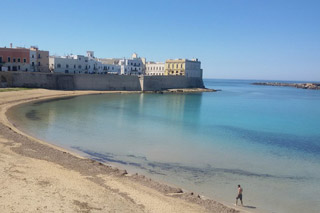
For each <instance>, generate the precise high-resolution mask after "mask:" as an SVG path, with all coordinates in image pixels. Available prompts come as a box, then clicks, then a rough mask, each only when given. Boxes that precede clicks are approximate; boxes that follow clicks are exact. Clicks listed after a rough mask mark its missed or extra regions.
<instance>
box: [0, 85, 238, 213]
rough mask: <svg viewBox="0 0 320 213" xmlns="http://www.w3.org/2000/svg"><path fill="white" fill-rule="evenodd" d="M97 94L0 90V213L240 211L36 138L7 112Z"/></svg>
mask: <svg viewBox="0 0 320 213" xmlns="http://www.w3.org/2000/svg"><path fill="white" fill-rule="evenodd" d="M101 93H111V92H101V91H55V90H45V89H32V90H23V91H10V92H0V170H1V173H0V181H1V182H0V212H240V210H241V208H240V209H234V208H231V207H227V206H226V205H223V204H221V203H219V202H216V201H214V200H210V199H207V198H205V197H203V196H201V195H198V194H194V193H191V192H185V191H184V190H182V189H180V188H178V187H173V186H169V185H167V184H163V183H158V182H156V181H153V180H151V179H149V178H148V177H145V176H142V175H139V174H127V172H126V171H125V170H120V169H117V168H115V167H113V166H110V165H104V164H102V163H99V162H97V161H94V160H91V159H86V158H83V157H81V156H79V155H77V154H75V153H70V152H69V151H67V150H64V149H62V148H60V147H57V146H54V145H51V144H48V143H46V142H44V141H40V140H37V139H35V138H33V137H31V136H29V135H27V134H25V133H23V132H21V131H20V130H18V129H17V128H16V127H15V126H14V125H13V124H12V123H10V122H9V120H8V118H7V116H6V112H7V111H8V109H9V108H11V107H13V106H16V105H18V104H22V103H26V102H29V101H37V100H44V99H51V98H61V97H68V96H75V95H88V94H101Z"/></svg>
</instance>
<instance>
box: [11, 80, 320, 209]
mask: <svg viewBox="0 0 320 213" xmlns="http://www.w3.org/2000/svg"><path fill="white" fill-rule="evenodd" d="M250 83H251V81H244V80H242V81H240V80H206V81H205V84H206V86H207V87H209V88H215V89H222V91H220V92H216V93H202V94H201V93H199V94H105V95H89V96H79V97H74V98H67V99H58V100H54V101H42V102H38V103H31V104H26V105H23V106H20V107H17V108H16V109H14V113H12V114H14V116H13V120H15V123H17V124H18V126H19V128H21V129H23V130H24V131H26V132H28V133H30V134H31V135H34V136H35V137H37V138H40V139H42V140H45V141H49V142H51V143H54V144H57V145H59V146H62V147H66V148H70V149H73V150H77V151H78V152H81V153H83V154H84V155H86V156H89V157H91V158H94V159H97V160H100V161H103V162H112V163H114V164H116V165H120V166H122V167H124V168H127V169H128V170H129V171H131V172H139V173H144V174H147V175H148V176H152V177H153V178H155V179H157V180H160V181H165V182H169V183H172V184H176V185H178V186H182V187H184V188H186V189H188V190H192V191H195V192H197V193H201V194H203V195H206V196H210V197H213V198H215V199H218V200H223V201H226V202H228V203H233V202H234V198H235V194H236V190H237V187H236V186H237V184H241V185H242V187H243V188H244V202H245V205H248V206H251V207H252V208H256V210H258V211H266V212H319V209H320V204H319V203H320V184H319V180H320V91H314V90H303V89H295V88H289V87H270V86H269V87H268V86H254V85H251V84H250ZM248 210H251V208H248Z"/></svg>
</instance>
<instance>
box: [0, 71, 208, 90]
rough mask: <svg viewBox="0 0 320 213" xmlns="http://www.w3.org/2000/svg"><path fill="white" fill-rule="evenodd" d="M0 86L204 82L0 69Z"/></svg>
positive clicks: (142, 86)
mask: <svg viewBox="0 0 320 213" xmlns="http://www.w3.org/2000/svg"><path fill="white" fill-rule="evenodd" d="M0 87H28V88H45V89H58V90H121V91H158V90H166V89H179V88H204V85H203V81H202V78H187V77H184V76H142V77H138V76H129V75H101V74H76V75H74V74H58V73H30V72H0Z"/></svg>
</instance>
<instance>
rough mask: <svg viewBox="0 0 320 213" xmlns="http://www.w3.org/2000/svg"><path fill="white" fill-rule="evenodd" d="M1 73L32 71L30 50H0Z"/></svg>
mask: <svg viewBox="0 0 320 213" xmlns="http://www.w3.org/2000/svg"><path fill="white" fill-rule="evenodd" d="M0 67H1V71H30V50H29V49H26V48H0Z"/></svg>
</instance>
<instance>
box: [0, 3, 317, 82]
mask: <svg viewBox="0 0 320 213" xmlns="http://www.w3.org/2000/svg"><path fill="white" fill-rule="evenodd" d="M0 20H1V27H0V47H3V46H7V47H8V46H9V45H10V43H13V46H22V47H29V46H31V45H36V46H38V47H39V48H40V49H42V50H49V51H50V55H54V54H55V55H66V54H71V53H72V54H81V55H85V54H86V51H87V50H92V51H94V52H95V56H96V57H99V58H104V57H106V58H112V57H115V58H119V57H127V58H128V57H130V56H131V54H132V53H133V52H136V53H138V55H139V56H140V57H146V58H147V60H148V61H165V60H166V59H170V58H172V59H174V58H189V59H191V58H198V59H199V60H200V61H201V66H202V68H203V72H204V78H218V79H263V80H264V79H265V80H296V81H320V1H319V0H197V1H193V0H188V1H187V0H162V1H161V0H158V1H154V0H90V1H89V0H86V1H85V0H63V1H60V0H48V1H45V0H0Z"/></svg>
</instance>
